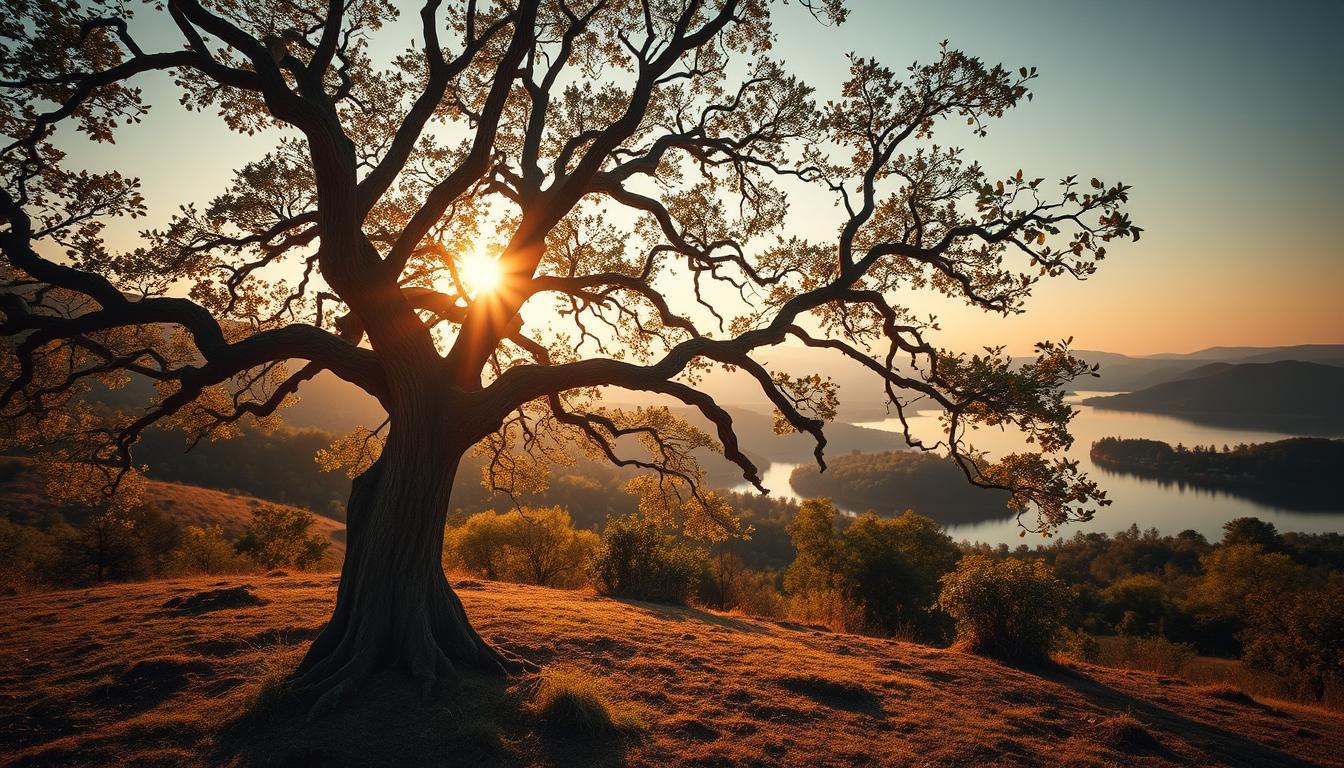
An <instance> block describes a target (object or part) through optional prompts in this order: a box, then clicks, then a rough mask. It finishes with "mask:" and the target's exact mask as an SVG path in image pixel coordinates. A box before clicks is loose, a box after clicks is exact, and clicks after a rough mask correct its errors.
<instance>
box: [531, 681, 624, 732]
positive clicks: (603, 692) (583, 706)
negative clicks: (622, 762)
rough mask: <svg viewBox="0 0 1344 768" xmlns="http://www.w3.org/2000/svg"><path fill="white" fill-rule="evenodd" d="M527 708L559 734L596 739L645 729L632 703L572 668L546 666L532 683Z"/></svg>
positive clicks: (601, 682)
mask: <svg viewBox="0 0 1344 768" xmlns="http://www.w3.org/2000/svg"><path fill="white" fill-rule="evenodd" d="M535 684H536V687H535V689H534V690H533V692H532V697H531V700H530V701H529V702H528V708H529V709H530V710H531V712H532V713H533V714H535V715H537V716H538V717H541V718H542V719H544V720H545V721H546V724H547V726H548V727H550V728H552V729H554V730H555V731H558V732H561V733H572V734H577V735H581V736H598V735H602V734H607V733H617V732H625V733H631V732H640V731H646V730H648V727H649V725H648V722H647V720H646V719H645V717H644V714H643V712H642V711H640V709H639V708H638V707H637V706H636V705H634V704H633V703H631V702H628V701H623V700H620V699H618V698H616V697H615V696H613V695H612V693H611V691H610V690H609V689H608V688H607V685H606V683H604V682H603V681H602V679H601V678H599V677H597V676H596V675H593V674H591V673H589V672H585V671H583V670H581V669H578V668H576V667H571V666H564V665H561V666H552V667H546V668H545V669H543V670H542V671H541V672H540V673H539V674H538V675H537V679H536V681H535Z"/></svg>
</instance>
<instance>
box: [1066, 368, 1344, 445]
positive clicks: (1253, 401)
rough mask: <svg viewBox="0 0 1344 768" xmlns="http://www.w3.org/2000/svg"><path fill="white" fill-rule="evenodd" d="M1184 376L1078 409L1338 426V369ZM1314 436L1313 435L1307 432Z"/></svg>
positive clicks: (1342, 419)
mask: <svg viewBox="0 0 1344 768" xmlns="http://www.w3.org/2000/svg"><path fill="white" fill-rule="evenodd" d="M1204 370H1206V371H1207V372H1208V373H1207V375H1204V376H1190V377H1185V378H1179V379H1176V380H1175V381H1168V382H1165V383H1162V384H1157V385H1155V386H1151V387H1148V388H1146V389H1141V390H1138V391H1137V392H1129V393H1126V394H1122V395H1111V396H1109V397H1092V398H1088V399H1086V400H1084V401H1083V404H1084V405H1091V406H1095V407H1098V408H1108V409H1112V410H1125V411H1145V412H1152V413H1167V414H1173V415H1178V416H1184V417H1188V418H1205V419H1211V420H1232V421H1244V422H1245V423H1248V424H1251V423H1257V422H1263V423H1264V425H1265V426H1275V425H1277V424H1282V425H1284V426H1285V427H1288V426H1293V425H1294V423H1299V422H1300V424H1301V425H1302V426H1305V427H1307V428H1310V427H1311V426H1312V425H1320V426H1321V427H1325V428H1328V429H1334V428H1337V427H1339V426H1341V425H1344V403H1342V402H1341V401H1340V398H1339V393H1340V392H1342V391H1344V368H1339V367H1336V366H1333V365H1321V364H1319V363H1305V362H1299V361H1295V360H1285V361H1280V362H1274V363H1243V364H1238V365H1231V366H1216V365H1215V366H1208V367H1207V368H1206V369H1204ZM1313 434H1314V433H1313Z"/></svg>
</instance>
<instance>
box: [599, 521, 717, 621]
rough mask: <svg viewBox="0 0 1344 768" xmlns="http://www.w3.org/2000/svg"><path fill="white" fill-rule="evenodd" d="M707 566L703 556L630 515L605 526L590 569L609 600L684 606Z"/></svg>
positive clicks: (657, 525)
mask: <svg viewBox="0 0 1344 768" xmlns="http://www.w3.org/2000/svg"><path fill="white" fill-rule="evenodd" d="M707 560H708V556H707V555H706V554H705V551H704V550H702V549H699V548H697V547H694V546H691V545H690V544H687V543H685V542H681V541H677V539H676V537H675V536H673V535H671V534H669V533H667V531H666V530H665V529H664V526H663V525H661V524H660V523H658V522H657V521H654V520H650V519H648V518H647V517H643V516H641V515H627V516H626V517H617V518H613V519H611V520H608V521H607V527H606V528H604V529H602V539H601V541H599V542H598V545H597V549H596V550H595V551H594V552H593V557H592V561H591V562H590V564H589V568H590V569H591V571H592V576H593V580H594V581H595V582H596V583H597V587H598V589H599V590H601V591H602V592H604V593H606V594H610V595H621V596H623V597H634V598H639V599H641V600H655V601H658V602H665V603H685V602H686V601H687V600H688V599H690V596H691V593H692V592H693V591H694V589H695V585H696V582H698V581H699V579H700V576H701V574H702V573H704V570H705V565H706V562H707Z"/></svg>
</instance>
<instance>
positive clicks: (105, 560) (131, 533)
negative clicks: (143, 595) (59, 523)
mask: <svg viewBox="0 0 1344 768" xmlns="http://www.w3.org/2000/svg"><path fill="white" fill-rule="evenodd" d="M60 548H61V555H60V565H59V567H58V570H60V571H62V572H63V574H64V578H66V579H69V580H70V581H71V582H73V583H76V584H82V583H87V582H90V581H93V582H102V581H127V580H130V579H138V578H144V577H145V576H147V575H149V573H150V570H151V562H150V558H149V553H148V552H147V551H146V550H145V545H144V542H143V541H142V540H141V538H140V536H139V534H138V532H137V531H136V521H135V519H134V518H132V517H131V516H130V515H129V514H128V513H126V512H120V511H116V510H107V511H104V512H101V513H98V514H95V515H93V516H91V517H90V518H89V519H88V521H87V522H86V523H84V524H83V525H81V526H79V527H78V528H76V529H73V530H72V531H70V532H68V533H67V534H66V535H65V536H63V537H62V539H61V542H60Z"/></svg>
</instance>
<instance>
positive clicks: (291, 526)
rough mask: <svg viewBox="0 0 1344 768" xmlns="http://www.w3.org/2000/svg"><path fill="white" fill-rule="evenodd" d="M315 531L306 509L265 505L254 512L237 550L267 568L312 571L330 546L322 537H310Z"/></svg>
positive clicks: (311, 516) (317, 535) (316, 534)
mask: <svg viewBox="0 0 1344 768" xmlns="http://www.w3.org/2000/svg"><path fill="white" fill-rule="evenodd" d="M312 527H313V513H312V512H309V511H308V510H306V509H299V508H298V507H285V506H280V505H278V504H262V505H261V506H259V507H257V508H256V509H254V510H252V522H251V524H250V525H248V526H247V531H245V532H244V533H243V537H242V538H241V539H239V540H238V544H237V545H236V549H237V551H238V552H239V553H240V554H243V555H247V556H248V557H250V558H252V559H253V560H255V561H256V562H258V563H260V564H261V565H262V566H264V567H266V568H279V567H280V566H286V565H288V566H293V567H295V568H298V569H300V570H302V569H305V568H309V567H311V566H314V565H316V564H317V563H319V562H321V560H322V557H323V556H324V555H325V554H326V552H327V548H328V547H330V546H331V542H329V541H327V540H326V538H325V537H323V536H322V535H321V534H318V533H311V532H310V529H311V528H312Z"/></svg>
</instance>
